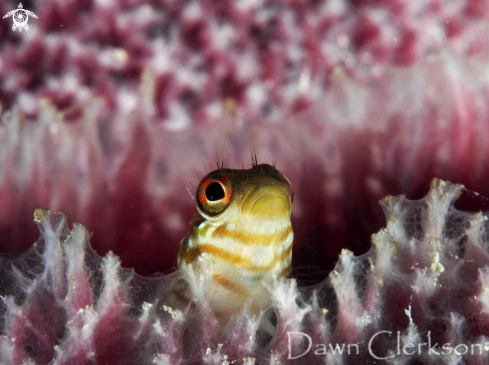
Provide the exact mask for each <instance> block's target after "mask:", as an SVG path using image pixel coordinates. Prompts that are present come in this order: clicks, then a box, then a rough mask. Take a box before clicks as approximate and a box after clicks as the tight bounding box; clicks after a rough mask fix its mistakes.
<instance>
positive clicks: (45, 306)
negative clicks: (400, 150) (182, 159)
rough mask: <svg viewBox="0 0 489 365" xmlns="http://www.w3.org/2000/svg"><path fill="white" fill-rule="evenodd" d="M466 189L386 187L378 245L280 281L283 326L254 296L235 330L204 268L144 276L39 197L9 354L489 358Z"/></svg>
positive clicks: (20, 358) (14, 292) (14, 290)
mask: <svg viewBox="0 0 489 365" xmlns="http://www.w3.org/2000/svg"><path fill="white" fill-rule="evenodd" d="M462 189H463V186H461V185H455V184H451V183H447V182H444V181H442V180H434V181H433V183H432V185H431V190H430V191H429V193H428V195H427V196H426V197H425V198H424V199H421V200H414V201H411V200H408V199H406V198H404V197H402V196H401V197H392V196H388V197H386V198H384V199H383V200H382V202H381V203H382V207H383V209H384V211H385V214H386V218H387V226H386V227H385V228H384V229H382V230H380V231H379V232H378V233H376V234H375V235H373V237H372V238H373V239H372V241H373V247H372V249H371V250H370V251H369V252H368V253H367V254H365V255H362V256H354V255H353V254H352V252H351V251H348V250H344V251H343V252H342V253H341V255H340V259H339V262H338V264H337V265H336V267H335V269H334V270H333V272H331V274H330V275H329V277H328V279H326V280H325V281H324V282H323V283H320V284H318V285H315V286H314V287H309V288H298V287H297V285H296V281H295V280H294V279H281V280H279V281H277V282H276V283H274V285H273V286H272V287H270V288H269V291H270V295H271V298H272V307H271V310H273V311H274V314H275V317H276V328H275V334H274V336H273V337H271V338H270V337H266V336H264V334H263V333H261V334H260V330H259V322H260V317H259V316H258V317H256V316H251V315H249V314H248V312H247V310H246V309H245V310H243V312H242V313H240V314H238V317H237V324H236V325H235V327H234V328H233V329H231V331H230V333H228V334H227V335H226V337H225V338H223V337H222V335H220V332H219V330H218V326H217V322H216V319H215V318H214V317H213V314H212V312H211V311H210V309H209V298H208V295H209V292H208V291H206V289H205V288H206V278H205V277H202V276H197V275H195V273H194V272H193V270H192V267H191V266H184V267H183V268H182V270H181V271H179V272H176V273H173V274H170V275H167V276H162V277H158V278H144V277H141V276H138V275H136V274H135V273H134V271H133V270H129V269H122V268H121V267H120V260H119V258H118V257H117V256H115V255H114V254H113V253H112V252H109V253H108V254H107V255H106V256H104V257H103V258H102V257H100V256H98V255H97V254H96V253H95V252H94V251H93V249H92V248H91V247H90V244H89V237H90V234H89V233H88V231H87V230H86V228H85V227H84V226H83V225H82V224H80V223H75V224H73V226H72V227H71V228H70V227H69V225H68V217H67V215H65V214H61V213H54V212H51V211H49V210H48V211H43V210H40V209H39V210H36V212H35V214H34V216H35V221H36V222H37V223H38V226H39V229H40V231H41V236H40V238H39V240H38V241H37V243H36V244H35V245H34V246H33V247H31V248H30V249H29V250H28V251H26V252H24V253H22V254H20V255H17V257H14V258H8V257H3V258H2V259H1V261H0V270H1V272H2V276H1V278H2V279H1V280H2V281H1V285H0V287H1V288H2V300H3V304H2V313H4V314H3V317H4V321H3V322H2V323H3V325H2V328H1V330H2V333H3V336H2V337H1V340H0V356H1V360H2V363H3V364H20V363H23V362H24V361H28V362H29V361H31V362H33V363H36V364H48V363H49V364H75V363H76V364H82V363H84V364H85V363H98V364H102V363H104V364H105V363H108V364H150V363H160V364H169V363H172V364H174V363H175V364H176V363H178V364H192V363H205V364H221V363H233V362H234V361H243V363H247V364H253V363H255V364H268V363H276V362H285V361H286V360H287V359H290V361H293V363H296V364H319V363H324V361H325V359H327V362H328V363H335V364H370V363H372V364H373V363H376V360H379V359H388V360H386V361H387V362H386V363H396V364H407V363H412V361H419V362H420V363H423V364H455V363H459V362H460V361H464V363H466V364H480V363H485V362H487V357H488V353H487V351H488V346H489V331H488V328H489V314H488V307H489V304H488V303H489V300H488V293H487V291H488V290H489V289H488V288H487V282H488V280H489V279H488V272H489V266H488V265H489V242H488V232H487V229H488V228H489V223H488V222H489V221H488V217H487V216H486V215H484V214H482V213H466V212H462V211H459V210H457V209H455V208H454V207H453V204H454V202H455V200H456V199H457V197H458V196H459V195H460V193H461V191H462ZM178 277H182V278H184V279H185V280H187V282H188V283H189V284H190V287H191V290H192V293H193V294H192V299H193V306H194V309H193V310H192V311H190V310H189V307H185V308H182V309H176V308H170V307H168V306H166V304H165V303H167V301H168V298H169V296H170V292H171V290H172V289H171V288H172V282H173V281H174V280H176V279H177V278H178ZM41 313H42V314H41ZM446 344H448V345H446ZM204 349H207V350H206V351H205V352H204ZM335 349H336V350H335Z"/></svg>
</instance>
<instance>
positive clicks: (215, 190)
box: [205, 181, 224, 202]
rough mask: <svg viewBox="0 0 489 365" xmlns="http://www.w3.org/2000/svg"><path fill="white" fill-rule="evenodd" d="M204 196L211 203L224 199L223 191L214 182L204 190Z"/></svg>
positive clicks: (219, 185)
mask: <svg viewBox="0 0 489 365" xmlns="http://www.w3.org/2000/svg"><path fill="white" fill-rule="evenodd" d="M205 196H206V197H207V200H209V201H211V202H215V201H217V200H221V199H222V198H224V189H223V188H222V186H221V184H219V183H218V182H216V181H214V182H213V183H210V184H209V186H208V187H207V189H205Z"/></svg>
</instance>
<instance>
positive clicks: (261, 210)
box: [178, 164, 293, 325]
mask: <svg viewBox="0 0 489 365" xmlns="http://www.w3.org/2000/svg"><path fill="white" fill-rule="evenodd" d="M195 200H196V208H197V211H196V213H195V215H194V216H193V219H192V221H191V228H190V231H189V232H188V234H187V235H186V237H185V238H184V239H183V240H182V242H181V243H180V249H179V254H178V265H179V267H182V266H183V265H191V266H192V269H193V270H194V272H196V273H197V274H206V275H205V276H206V277H208V278H210V279H209V280H207V281H206V282H205V283H204V284H203V285H205V290H207V291H208V294H209V295H208V296H207V297H208V298H210V303H209V305H210V308H211V309H212V310H213V311H214V313H215V315H216V318H217V319H218V321H219V322H220V324H221V325H225V324H226V323H227V322H228V321H229V319H230V318H231V317H232V316H233V314H235V313H238V312H239V311H241V310H242V308H243V307H244V305H245V304H247V303H248V304H249V305H250V307H249V308H250V310H251V311H252V312H254V313H257V312H258V311H259V310H262V309H264V308H266V307H267V306H269V304H270V295H269V288H270V286H271V285H272V283H273V280H274V279H276V278H279V277H283V276H286V275H287V274H288V273H289V272H290V270H291V259H292V241H293V231H292V225H291V221H290V214H291V207H292V192H291V186H290V183H289V181H288V180H287V178H286V177H285V176H284V175H283V174H282V173H281V172H280V171H278V170H277V169H276V168H275V167H273V166H271V165H268V164H260V165H254V166H253V167H252V168H251V169H247V170H245V169H239V170H233V169H217V170H215V171H213V172H211V173H209V174H208V175H206V176H205V177H204V178H203V179H202V181H201V182H200V184H199V186H198V188H197V194H196V199H195Z"/></svg>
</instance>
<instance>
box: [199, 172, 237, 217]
mask: <svg viewBox="0 0 489 365" xmlns="http://www.w3.org/2000/svg"><path fill="white" fill-rule="evenodd" d="M231 190H232V189H231V184H230V181H229V178H227V177H226V176H220V177H219V178H216V177H208V178H207V179H204V180H203V181H202V182H201V183H200V185H199V188H198V189H197V196H198V199H197V204H198V206H199V208H200V209H201V211H202V212H203V213H206V214H208V215H210V216H214V215H217V214H219V213H221V212H222V211H224V209H226V208H227V206H228V205H229V203H230V202H231Z"/></svg>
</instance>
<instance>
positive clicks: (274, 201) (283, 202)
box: [241, 182, 292, 220]
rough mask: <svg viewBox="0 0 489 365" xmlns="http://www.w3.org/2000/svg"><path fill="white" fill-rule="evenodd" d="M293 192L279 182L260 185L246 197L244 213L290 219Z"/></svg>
mask: <svg viewBox="0 0 489 365" xmlns="http://www.w3.org/2000/svg"><path fill="white" fill-rule="evenodd" d="M291 208H292V202H291V193H290V190H289V188H288V187H287V186H285V185H284V184H282V183H279V182H273V183H268V184H263V185H260V186H259V187H257V188H255V189H253V190H252V191H251V193H250V194H248V196H247V197H246V198H245V200H244V202H243V206H242V210H241V211H242V213H243V214H244V215H245V216H249V217H252V218H258V219H264V220H281V219H290V211H291Z"/></svg>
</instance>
